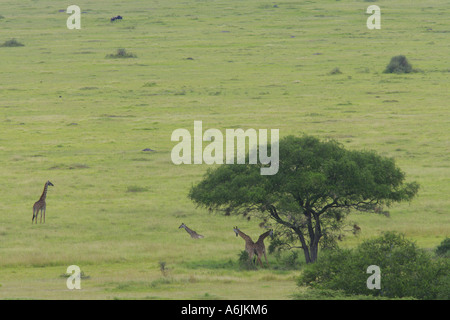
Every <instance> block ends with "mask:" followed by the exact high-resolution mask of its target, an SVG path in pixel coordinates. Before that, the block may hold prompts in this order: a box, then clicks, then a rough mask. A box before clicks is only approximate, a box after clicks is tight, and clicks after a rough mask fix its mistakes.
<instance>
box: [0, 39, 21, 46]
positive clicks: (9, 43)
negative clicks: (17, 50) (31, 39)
mask: <svg viewBox="0 0 450 320" xmlns="http://www.w3.org/2000/svg"><path fill="white" fill-rule="evenodd" d="M23 46H25V45H24V44H23V43H20V42H19V41H17V40H16V39H14V38H13V39H11V40H7V41H5V42H3V43H2V44H0V47H23Z"/></svg>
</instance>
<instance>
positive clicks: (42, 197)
mask: <svg viewBox="0 0 450 320" xmlns="http://www.w3.org/2000/svg"><path fill="white" fill-rule="evenodd" d="M47 189H48V183H45V186H44V191H43V192H42V195H41V197H40V198H39V201H45V198H46V197H47Z"/></svg>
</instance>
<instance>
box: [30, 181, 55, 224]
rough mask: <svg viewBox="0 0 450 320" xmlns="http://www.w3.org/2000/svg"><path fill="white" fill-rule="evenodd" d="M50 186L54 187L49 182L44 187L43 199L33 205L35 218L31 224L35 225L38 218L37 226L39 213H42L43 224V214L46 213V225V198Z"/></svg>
mask: <svg viewBox="0 0 450 320" xmlns="http://www.w3.org/2000/svg"><path fill="white" fill-rule="evenodd" d="M48 186H53V183H51V182H50V181H47V182H46V183H45V186H44V191H43V192H42V195H41V197H40V198H39V200H38V201H36V202H35V203H34V205H33V218H32V219H31V223H33V221H34V218H35V217H36V224H37V219H38V214H39V211H40V212H41V221H40V223H42V212H44V223H45V209H46V208H47V204H46V203H45V198H47V189H48Z"/></svg>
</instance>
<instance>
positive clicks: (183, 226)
mask: <svg viewBox="0 0 450 320" xmlns="http://www.w3.org/2000/svg"><path fill="white" fill-rule="evenodd" d="M185 227H186V225H185V224H184V222H183V223H182V224H181V225H180V226H179V227H178V229H181V228H185Z"/></svg>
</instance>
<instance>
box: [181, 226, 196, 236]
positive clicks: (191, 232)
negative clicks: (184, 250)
mask: <svg viewBox="0 0 450 320" xmlns="http://www.w3.org/2000/svg"><path fill="white" fill-rule="evenodd" d="M183 228H184V230H186V231H187V233H189V234H190V235H193V234H194V235H195V231H194V230H192V229H189V228H188V227H187V226H186V225H184V226H183Z"/></svg>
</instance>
